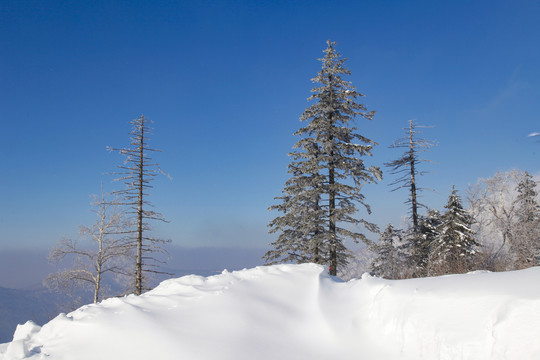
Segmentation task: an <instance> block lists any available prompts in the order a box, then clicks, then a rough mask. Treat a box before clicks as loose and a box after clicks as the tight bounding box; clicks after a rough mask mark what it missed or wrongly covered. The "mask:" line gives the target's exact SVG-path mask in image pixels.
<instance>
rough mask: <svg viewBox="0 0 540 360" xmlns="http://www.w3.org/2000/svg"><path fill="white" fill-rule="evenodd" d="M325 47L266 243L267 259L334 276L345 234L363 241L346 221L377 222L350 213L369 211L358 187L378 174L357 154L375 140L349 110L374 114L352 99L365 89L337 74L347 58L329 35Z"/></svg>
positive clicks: (368, 151) (344, 71)
mask: <svg viewBox="0 0 540 360" xmlns="http://www.w3.org/2000/svg"><path fill="white" fill-rule="evenodd" d="M327 44H328V48H327V49H326V50H325V51H324V53H325V56H324V58H322V59H320V60H321V61H322V70H321V71H320V72H319V73H318V74H317V76H316V77H315V78H314V79H312V81H313V82H315V83H317V84H318V85H317V86H316V87H315V88H314V89H313V90H312V92H313V95H312V96H311V97H309V99H308V100H315V101H316V102H315V103H314V104H313V105H311V106H310V107H308V108H307V109H306V110H305V111H304V113H303V114H302V116H301V117H300V120H301V121H305V122H307V124H306V126H304V127H302V128H301V129H300V130H298V131H297V132H296V133H295V135H297V136H300V137H301V139H300V140H299V141H298V142H297V143H296V144H295V149H296V150H295V151H294V152H292V153H291V154H289V155H290V156H291V157H292V158H293V161H292V162H291V164H290V165H289V173H290V174H291V178H290V179H289V181H287V183H286V184H285V188H284V189H283V196H281V197H278V198H276V199H278V200H281V204H279V205H276V206H273V207H271V208H270V209H276V210H279V211H281V212H283V213H284V214H283V215H282V216H279V217H277V218H276V219H274V220H273V221H272V222H271V223H270V225H269V226H270V228H271V230H270V232H280V234H279V236H278V239H277V240H276V241H275V242H274V243H272V245H273V247H274V249H273V250H271V251H269V252H268V253H266V255H265V256H264V258H265V259H266V260H267V262H268V263H274V262H280V261H296V262H304V261H315V262H319V263H326V264H328V265H329V268H330V274H332V275H336V273H337V268H338V266H343V265H346V263H347V258H348V257H349V256H350V254H349V252H348V250H347V248H346V247H345V245H344V240H345V239H346V238H350V239H352V240H353V241H355V242H358V241H359V240H361V241H364V242H366V243H367V242H368V240H367V238H366V236H365V235H364V234H362V233H359V232H355V231H353V230H351V226H347V224H352V225H356V224H362V225H364V227H365V228H366V229H368V230H369V231H377V230H378V229H377V226H376V225H375V224H372V223H369V222H367V221H366V220H364V219H358V218H357V217H355V214H356V212H357V204H361V205H363V206H364V207H365V209H366V210H367V212H368V213H370V212H371V209H370V207H369V205H368V204H367V203H366V202H365V198H364V195H363V194H362V193H361V187H362V185H363V184H365V183H370V182H376V181H377V180H378V179H381V178H382V173H381V171H380V169H379V168H377V167H374V166H371V167H367V166H366V165H365V163H364V160H363V159H362V157H363V156H370V155H371V150H372V148H373V146H374V145H376V143H375V142H374V141H372V140H370V139H368V138H366V137H364V136H361V135H359V134H357V132H356V131H357V129H356V127H354V126H351V122H352V121H353V120H354V119H355V117H357V116H360V117H363V118H365V119H368V120H370V119H372V118H373V114H374V112H373V111H367V109H366V108H365V106H364V105H362V104H360V103H358V102H357V98H359V97H361V96H363V95H362V94H360V93H358V92H357V91H356V90H355V88H354V87H353V86H352V84H351V83H350V82H348V81H345V80H343V79H342V76H343V75H350V71H349V70H348V69H346V68H345V67H344V62H345V59H342V58H341V57H340V54H339V53H338V52H336V51H335V48H334V47H335V45H336V43H335V42H331V41H328V42H327Z"/></svg>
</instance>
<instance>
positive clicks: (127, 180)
mask: <svg viewBox="0 0 540 360" xmlns="http://www.w3.org/2000/svg"><path fill="white" fill-rule="evenodd" d="M151 123H152V121H151V120H149V119H147V118H146V117H144V115H143V116H140V117H138V118H136V119H134V120H132V121H131V122H130V124H131V126H132V129H131V132H130V139H131V142H130V145H129V147H126V148H119V149H116V148H111V147H109V150H110V151H118V152H119V153H120V154H122V155H124V156H125V161H124V163H123V164H122V165H120V166H118V168H120V170H121V171H120V172H119V173H117V175H119V176H120V177H119V178H117V179H115V180H116V181H121V182H123V183H124V185H125V188H124V189H122V190H118V191H115V192H114V193H115V194H116V195H119V196H121V197H122V201H121V205H124V206H126V207H127V208H128V213H129V214H130V215H131V216H132V218H133V223H134V224H135V225H134V229H133V231H132V234H133V241H134V243H135V274H134V292H135V294H137V295H140V294H141V293H142V291H143V290H146V289H148V288H147V287H146V285H145V284H144V283H145V276H144V273H158V274H163V272H161V271H158V270H156V267H157V265H156V262H157V261H158V260H157V259H156V257H155V256H154V253H156V252H164V250H163V248H162V244H163V243H165V242H168V241H166V240H163V239H158V238H154V237H152V236H149V235H148V233H149V230H150V229H151V228H150V225H149V223H148V220H158V221H164V222H165V221H166V220H165V219H164V218H163V215H161V214H160V213H158V212H156V211H154V210H152V205H151V203H150V202H149V201H148V200H147V199H148V195H149V192H148V191H149V189H151V188H152V185H150V181H151V180H152V179H153V178H154V177H155V176H157V175H158V174H160V173H162V171H161V169H160V168H159V165H158V164H157V163H154V162H153V160H152V158H151V156H150V153H152V152H156V151H159V150H156V149H153V148H151V147H150V146H149V145H148V139H149V135H150V131H151V128H150V124H151Z"/></svg>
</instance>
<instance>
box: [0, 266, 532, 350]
mask: <svg viewBox="0 0 540 360" xmlns="http://www.w3.org/2000/svg"><path fill="white" fill-rule="evenodd" d="M539 284H540V268H533V269H528V270H522V271H515V272H507V273H474V274H467V275H454V276H444V277H439V278H427V279H414V280H397V281H389V280H382V279H377V278H372V277H370V276H367V275H364V276H363V277H362V279H358V280H351V281H349V282H346V283H345V282H340V281H339V280H337V279H333V278H331V277H329V276H328V275H326V274H325V269H324V268H323V267H321V266H318V265H313V264H304V265H278V266H269V267H257V268H254V269H249V270H242V271H236V272H232V273H229V272H226V271H225V272H224V273H223V274H221V275H217V276H212V277H208V278H205V277H200V276H193V275H192V276H185V277H182V278H179V279H173V280H167V281H165V282H163V283H161V285H160V286H159V287H157V288H156V289H154V290H152V291H150V292H148V293H146V294H143V295H142V296H138V297H137V296H128V297H125V298H116V299H109V300H106V301H103V302H102V303H100V304H97V305H89V306H84V307H82V308H80V309H78V310H77V311H74V312H72V313H70V314H68V315H60V316H58V317H57V318H55V319H53V320H52V321H50V322H49V323H47V324H45V325H44V326H43V327H42V328H39V327H38V326H36V325H33V324H32V323H27V324H25V325H20V326H19V327H18V328H17V331H16V332H15V336H14V341H13V342H11V343H9V344H4V345H0V359H2V360H12V359H48V360H60V359H65V360H68V359H69V360H73V359H77V360H86V359H89V360H90V359H91V360H95V359H100V360H107V359H114V360H136V359H141V360H142V359H144V360H148V359H160V360H166V359H190V360H228V359H231V360H233V359H234V360H248V359H249V360H253V359H258V360H263V359H273V360H277V359H279V360H286V359H295V360H301V359H310V360H318V359H321V360H323V359H325V360H326V359H329V358H334V359H340V360H347V359H364V360H366V359H367V360H369V359H377V360H385V359H391V360H396V359H411V360H412V359H415V360H417V359H456V360H457V359H474V360H481V359H491V360H495V359H516V360H518V359H519V360H524V359H538V358H540V340H539V339H540V286H539Z"/></svg>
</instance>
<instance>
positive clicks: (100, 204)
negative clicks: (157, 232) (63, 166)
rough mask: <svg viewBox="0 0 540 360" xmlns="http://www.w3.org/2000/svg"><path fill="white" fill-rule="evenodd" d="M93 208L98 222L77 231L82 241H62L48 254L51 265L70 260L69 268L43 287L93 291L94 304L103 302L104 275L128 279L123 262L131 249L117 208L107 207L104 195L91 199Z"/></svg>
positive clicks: (70, 239)
mask: <svg viewBox="0 0 540 360" xmlns="http://www.w3.org/2000/svg"><path fill="white" fill-rule="evenodd" d="M92 205H93V206H94V209H93V212H94V213H95V214H96V216H97V219H96V221H95V223H94V224H92V225H91V226H89V227H88V226H80V227H79V235H80V236H79V238H80V239H79V240H81V241H77V240H74V239H72V238H64V239H63V240H61V241H60V242H59V243H58V244H57V245H56V247H54V248H53V249H52V251H51V252H50V255H49V259H50V260H51V261H52V262H55V263H57V264H59V263H61V262H62V261H63V260H65V259H66V260H71V261H72V265H71V267H69V268H68V269H65V270H62V271H60V272H58V273H56V274H51V275H49V276H48V277H47V279H46V280H45V283H46V285H47V286H48V287H49V288H56V289H61V290H64V291H66V290H68V289H71V288H81V287H82V288H87V289H92V291H93V301H94V303H97V302H98V301H100V300H102V299H103V298H104V293H103V283H104V276H105V275H107V274H108V273H114V274H117V275H118V274H119V275H127V273H128V270H127V267H126V264H127V263H126V261H125V260H126V259H127V258H129V256H130V255H131V252H132V248H133V247H132V245H131V244H130V243H129V242H128V240H127V239H126V237H125V235H126V232H127V229H128V223H127V221H126V219H125V217H124V216H123V213H122V212H121V211H120V209H119V207H118V206H115V205H112V204H110V203H108V202H107V201H106V200H105V196H104V194H103V191H102V193H101V197H100V198H98V197H97V196H95V197H94V201H93V203H92ZM67 258H69V259H67Z"/></svg>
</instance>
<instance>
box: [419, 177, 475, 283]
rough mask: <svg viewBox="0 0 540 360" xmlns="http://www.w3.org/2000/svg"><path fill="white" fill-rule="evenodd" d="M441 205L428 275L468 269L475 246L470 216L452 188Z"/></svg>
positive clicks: (460, 271)
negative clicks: (443, 210)
mask: <svg viewBox="0 0 540 360" xmlns="http://www.w3.org/2000/svg"><path fill="white" fill-rule="evenodd" d="M445 208H446V212H445V213H444V214H443V215H442V216H441V218H440V221H441V223H440V224H439V226H437V228H436V231H437V237H436V239H435V241H434V244H433V247H432V250H431V256H430V264H429V267H430V270H429V274H430V275H440V274H447V273H464V272H467V271H469V270H470V268H471V266H472V264H473V262H474V257H475V255H476V251H477V247H478V246H479V244H478V243H477V242H476V240H475V238H474V232H473V231H472V229H471V225H472V224H473V223H474V218H473V217H472V216H471V215H470V214H469V213H468V212H467V211H466V210H465V209H463V206H462V204H461V198H460V197H459V195H458V194H457V190H455V189H454V187H452V192H451V194H450V196H449V197H448V203H447V204H446V205H445Z"/></svg>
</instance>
